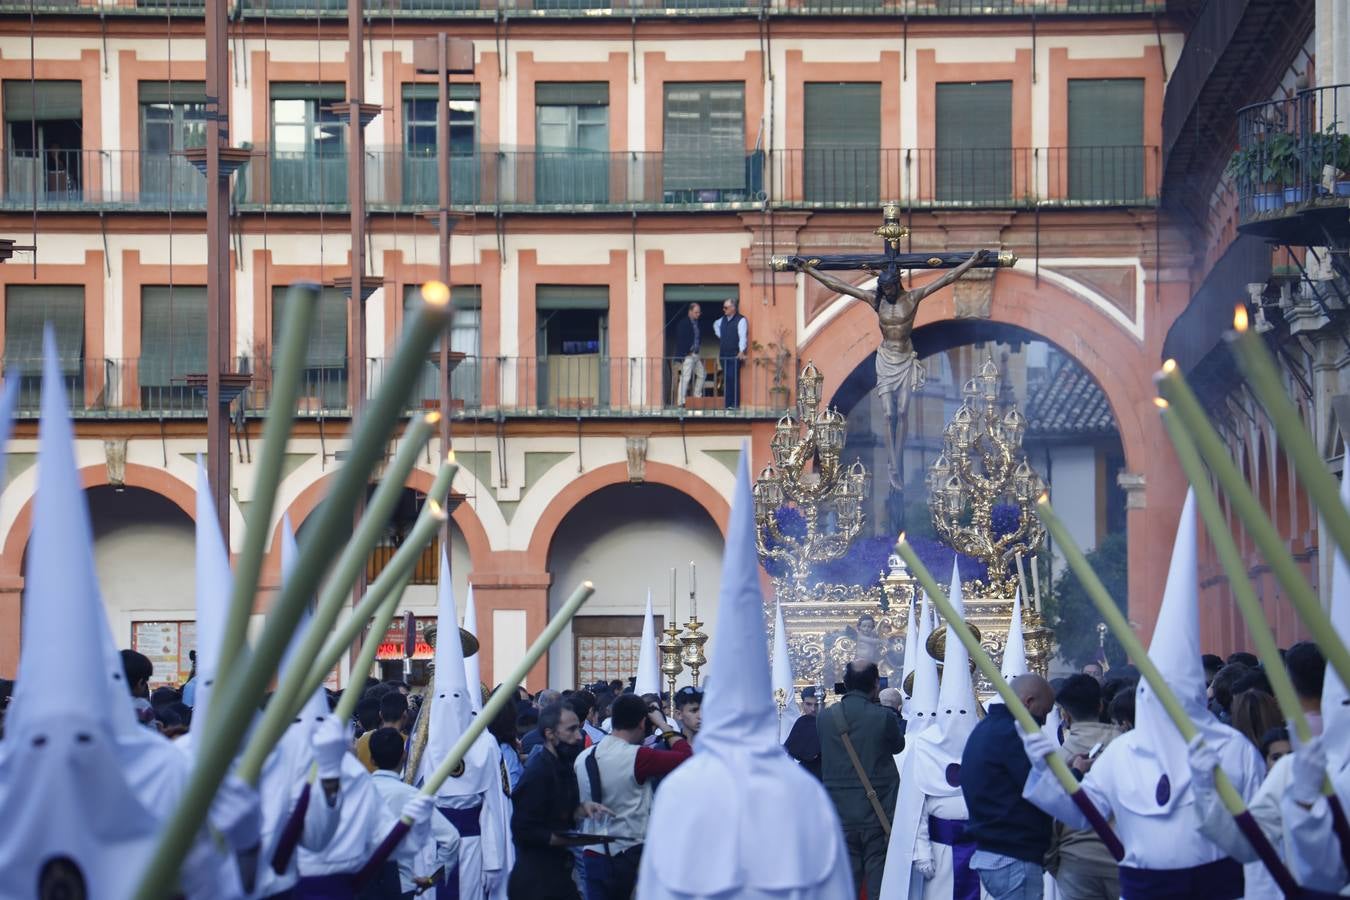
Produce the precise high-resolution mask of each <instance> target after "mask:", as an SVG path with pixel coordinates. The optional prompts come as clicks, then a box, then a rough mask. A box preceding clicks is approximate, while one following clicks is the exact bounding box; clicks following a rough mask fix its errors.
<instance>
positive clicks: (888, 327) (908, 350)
mask: <svg viewBox="0 0 1350 900" xmlns="http://www.w3.org/2000/svg"><path fill="white" fill-rule="evenodd" d="M882 217H883V220H884V221H883V222H882V224H881V227H879V228H877V229H876V230H875V231H874V232H873V233H874V234H876V235H877V236H878V237H880V238H881V239H882V253H881V254H880V255H876V256H869V255H855V254H839V255H832V256H811V257H804V256H775V257H774V258H773V268H774V269H775V270H776V271H779V272H786V271H792V270H795V271H798V272H805V273H806V274H807V275H810V276H811V277H812V278H814V279H815V280H816V281H819V282H820V283H821V284H823V285H825V286H826V287H827V288H829V289H830V290H832V291H837V292H838V293H840V294H845V295H847V296H849V297H854V298H856V299H858V300H861V301H863V302H864V303H866V304H867V305H868V306H870V307H872V309H874V310H875V311H876V314H877V320H878V323H879V324H880V326H881V346H880V347H878V348H877V396H878V397H879V398H880V399H881V406H882V409H883V410H884V411H885V414H886V452H887V457H888V466H889V472H890V483H891V487H892V488H893V489H894V490H895V491H896V492H899V493H903V491H904V489H905V484H904V472H903V466H902V462H903V457H902V456H901V451H902V449H903V446H904V441H905V429H906V425H907V419H908V414H909V401H910V397H911V396H912V395H913V393H914V391H916V390H918V389H919V388H920V387H922V386H923V381H924V370H923V363H921V362H920V361H919V357H918V354H917V353H915V352H914V344H913V341H912V337H913V334H914V318H915V316H916V315H918V312H919V303H920V301H922V300H923V298H925V297H927V296H928V295H929V294H931V293H933V292H934V291H938V290H941V289H942V288H944V287H946V286H947V285H949V284H951V283H952V282H954V281H956V280H957V279H959V278H960V277H961V276H963V275H965V274H966V272H968V271H970V270H971V269H972V268H997V267H1007V266H1012V265H1013V264H1014V263H1016V262H1017V257H1016V256H1015V255H1013V254H1012V253H1011V252H1010V251H1007V250H1003V251H999V252H998V253H992V252H990V251H988V250H976V251H974V252H973V253H901V252H900V241H901V239H902V238H904V237H906V236H908V234H909V229H908V228H906V227H905V226H903V225H901V224H900V207H899V204H897V203H895V202H893V201H892V202H890V203H887V204H886V205H885V207H883V209H882ZM903 269H947V270H949V271H947V272H945V273H944V274H943V275H942V277H940V278H938V279H937V280H935V281H932V282H929V283H928V284H926V285H924V286H923V287H919V288H914V289H912V290H908V291H906V290H902V289H901V285H900V272H901V270H903ZM859 270H861V271H865V272H869V273H874V274H875V275H876V276H877V286H876V289H875V290H863V289H861V288H857V287H854V286H853V285H851V284H849V283H848V282H846V281H843V280H842V279H839V278H836V277H834V276H833V275H828V274H826V273H827V272H829V271H836V272H840V271H859Z"/></svg>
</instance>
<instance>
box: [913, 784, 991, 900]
mask: <svg viewBox="0 0 1350 900" xmlns="http://www.w3.org/2000/svg"><path fill="white" fill-rule="evenodd" d="M929 816H937V817H938V818H939V819H957V820H965V819H968V818H969V817H970V812H969V810H967V809H966V801H965V798H964V797H963V796H961V795H960V794H953V795H951V796H947V797H928V796H926V797H924V800H923V815H922V816H921V817H920V819H919V830H918V834H917V836H916V837H915V841H914V844H915V846H914V858H915V859H924V858H925V857H926V858H929V859H931V860H933V877H932V878H929V879H925V878H924V877H923V876H922V875H920V874H919V873H918V872H914V873H913V874H912V875H911V878H910V886H909V896H910V898H911V900H919V898H922V900H952V898H953V897H954V896H956V865H955V860H954V858H953V854H952V848H951V845H949V844H942V843H939V842H938V841H934V840H932V838H931V836H930V835H929V833H928V817H929ZM971 875H973V876H974V877H975V878H977V879H978V878H979V874H978V873H975V872H972V873H971ZM980 897H981V900H989V894H988V892H987V891H985V889H984V886H983V885H981V886H980Z"/></svg>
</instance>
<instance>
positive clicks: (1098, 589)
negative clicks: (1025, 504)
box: [1036, 494, 1299, 897]
mask: <svg viewBox="0 0 1350 900" xmlns="http://www.w3.org/2000/svg"><path fill="white" fill-rule="evenodd" d="M1036 512H1037V514H1038V515H1039V516H1040V517H1041V521H1042V522H1044V523H1045V528H1046V530H1047V531H1049V532H1050V534H1051V536H1052V537H1053V538H1054V539H1055V543H1056V544H1057V545H1058V546H1059V551H1060V552H1061V553H1063V554H1064V559H1065V561H1067V562H1068V564H1069V568H1071V569H1073V572H1074V574H1075V575H1077V576H1078V580H1079V581H1080V582H1081V583H1082V585H1083V588H1084V589H1085V590H1086V591H1087V593H1088V596H1089V597H1091V598H1092V603H1093V605H1094V606H1096V607H1097V614H1098V615H1100V616H1101V617H1102V621H1104V622H1105V623H1106V627H1108V628H1110V629H1111V633H1112V634H1114V635H1115V636H1116V640H1117V641H1119V642H1120V646H1121V647H1122V648H1123V649H1124V650H1125V653H1126V654H1127V655H1128V656H1129V658H1130V660H1131V661H1132V662H1133V663H1134V665H1135V667H1136V668H1137V669H1139V674H1140V675H1142V676H1143V678H1144V680H1145V681H1147V682H1148V686H1149V688H1150V689H1151V690H1152V691H1153V693H1154V695H1155V696H1156V697H1157V698H1158V701H1159V702H1160V703H1161V704H1162V707H1163V709H1164V710H1166V711H1167V716H1168V718H1170V719H1171V720H1172V724H1173V725H1175V726H1176V729H1177V731H1178V732H1179V733H1180V734H1181V739H1182V740H1184V741H1185V742H1186V743H1187V744H1189V743H1190V742H1191V741H1192V740H1194V739H1195V737H1196V735H1198V734H1199V733H1200V732H1199V729H1197V728H1196V727H1195V723H1194V722H1192V721H1191V717H1190V716H1189V715H1187V713H1186V710H1185V709H1184V708H1183V707H1182V705H1181V701H1180V700H1178V699H1177V695H1176V694H1175V693H1174V692H1173V690H1172V686H1171V685H1169V684H1168V683H1167V679H1165V678H1164V677H1163V674H1162V673H1161V672H1159V671H1158V667H1157V666H1156V665H1154V663H1153V660H1152V659H1151V658H1149V655H1148V651H1146V650H1145V649H1144V645H1143V643H1142V642H1140V640H1139V637H1138V636H1137V635H1136V634H1135V633H1134V629H1133V628H1131V627H1130V623H1129V622H1127V621H1126V620H1125V615H1124V613H1122V612H1121V611H1120V607H1119V606H1117V605H1116V601H1115V600H1113V599H1111V595H1110V594H1109V593H1108V592H1107V590H1106V586H1105V585H1104V584H1102V582H1101V579H1100V578H1098V577H1097V573H1096V572H1094V571H1093V569H1092V565H1091V564H1090V563H1089V562H1088V561H1087V557H1086V556H1084V555H1083V551H1082V549H1081V548H1080V547H1079V546H1078V542H1077V541H1075V540H1074V539H1073V535H1071V534H1069V530H1068V529H1067V528H1066V527H1064V523H1063V522H1062V521H1061V520H1060V518H1059V516H1058V515H1056V513H1055V510H1054V507H1052V506H1051V505H1050V497H1049V495H1048V494H1042V495H1041V498H1040V499H1039V500H1038V501H1036ZM1214 787H1215V790H1216V791H1217V792H1218V795H1219V799H1220V801H1222V803H1223V805H1224V808H1225V809H1227V810H1228V813H1229V815H1231V816H1232V817H1233V819H1234V821H1235V822H1236V823H1237V826H1238V829H1239V830H1240V831H1241V832H1242V834H1243V836H1244V837H1246V838H1247V840H1248V841H1250V842H1251V845H1252V849H1254V850H1255V851H1256V853H1257V855H1258V856H1259V857H1260V858H1261V861H1262V862H1263V863H1265V865H1266V868H1267V869H1269V870H1270V874H1271V876H1272V877H1274V879H1275V882H1276V883H1277V884H1278V885H1279V886H1280V890H1281V891H1282V892H1283V893H1284V895H1285V896H1286V897H1294V896H1297V895H1298V893H1299V887H1298V885H1297V884H1295V883H1294V879H1293V877H1292V876H1291V875H1290V874H1289V870H1288V869H1286V868H1285V866H1284V863H1283V862H1281V861H1280V857H1279V855H1278V854H1277V853H1276V852H1275V849H1274V848H1273V847H1271V846H1270V842H1269V841H1268V840H1266V837H1265V834H1263V833H1262V831H1261V827H1260V826H1259V825H1257V824H1256V821H1255V820H1254V819H1253V818H1252V816H1251V813H1250V812H1248V811H1247V804H1246V802H1245V801H1244V800H1243V799H1242V795H1241V794H1239V793H1238V791H1237V788H1236V787H1234V786H1233V782H1232V780H1231V779H1230V778H1229V777H1228V773H1227V772H1225V771H1224V770H1223V768H1222V767H1221V766H1215V767H1214Z"/></svg>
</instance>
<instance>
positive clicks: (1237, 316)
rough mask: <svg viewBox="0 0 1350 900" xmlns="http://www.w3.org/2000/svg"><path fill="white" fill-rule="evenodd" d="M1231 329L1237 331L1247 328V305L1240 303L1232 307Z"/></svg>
mask: <svg viewBox="0 0 1350 900" xmlns="http://www.w3.org/2000/svg"><path fill="white" fill-rule="evenodd" d="M1233 330H1234V331H1237V332H1243V331H1246V330H1247V307H1246V306H1244V305H1242V304H1241V303H1239V304H1238V305H1237V306H1235V307H1234V308H1233Z"/></svg>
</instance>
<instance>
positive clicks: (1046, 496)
mask: <svg viewBox="0 0 1350 900" xmlns="http://www.w3.org/2000/svg"><path fill="white" fill-rule="evenodd" d="M1036 502H1037V503H1038V504H1040V505H1042V506H1046V505H1048V504H1049V503H1050V492H1049V491H1041V495H1040V496H1039V497H1037V498H1036Z"/></svg>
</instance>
